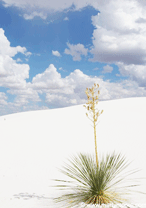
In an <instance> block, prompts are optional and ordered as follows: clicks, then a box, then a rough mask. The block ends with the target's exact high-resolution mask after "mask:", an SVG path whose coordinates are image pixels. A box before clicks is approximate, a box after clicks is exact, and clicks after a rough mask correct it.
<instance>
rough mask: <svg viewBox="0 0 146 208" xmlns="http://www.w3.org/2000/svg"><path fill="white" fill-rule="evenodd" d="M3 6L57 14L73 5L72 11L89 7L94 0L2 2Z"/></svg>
mask: <svg viewBox="0 0 146 208" xmlns="http://www.w3.org/2000/svg"><path fill="white" fill-rule="evenodd" d="M3 2H4V5H5V6H6V7H9V6H15V7H18V8H23V9H31V10H33V9H34V10H35V9H36V8H37V9H40V10H45V11H47V10H48V11H49V12H53V11H55V12H57V11H63V10H65V9H68V8H70V7H71V6H72V5H74V7H75V8H74V9H76V10H79V9H81V8H83V7H86V6H88V5H91V3H92V2H94V0H82V1H78V0H61V1H60V0H41V1H36V0H25V1H24V0H19V1H18V0H3Z"/></svg>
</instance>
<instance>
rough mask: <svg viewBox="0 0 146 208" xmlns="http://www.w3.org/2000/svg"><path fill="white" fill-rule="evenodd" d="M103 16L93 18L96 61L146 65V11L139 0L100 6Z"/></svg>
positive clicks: (94, 57)
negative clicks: (140, 20) (145, 22)
mask: <svg viewBox="0 0 146 208" xmlns="http://www.w3.org/2000/svg"><path fill="white" fill-rule="evenodd" d="M98 6H99V10H100V14H98V15H96V16H94V17H92V23H93V25H94V26H95V27H96V29H95V30H94V32H93V48H92V49H91V53H92V54H93V58H92V59H90V60H92V61H99V62H106V63H116V62H123V63H124V64H139V65H140V64H145V63H146V50H145V48H146V26H145V24H144V22H142V23H141V22H139V21H138V20H139V18H142V19H143V20H145V19H146V13H145V8H146V6H144V4H143V5H141V4H140V3H139V1H136V0H130V1H129V0H128V1H127V0H123V1H120V0H117V1H113V0H109V1H107V2H106V4H104V3H103V4H99V5H98Z"/></svg>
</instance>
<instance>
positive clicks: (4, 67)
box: [0, 29, 39, 109]
mask: <svg viewBox="0 0 146 208" xmlns="http://www.w3.org/2000/svg"><path fill="white" fill-rule="evenodd" d="M19 52H20V53H22V54H24V55H26V56H27V55H30V53H29V52H27V50H26V48H25V47H21V46H16V47H11V46H10V42H9V41H8V39H7V38H6V36H5V35H4V30H3V29H0V87H4V88H6V89H8V90H7V93H9V94H11V95H15V96H16V97H15V100H14V102H13V103H6V97H5V96H6V94H4V93H1V96H0V97H1V99H2V100H3V102H2V101H1V103H3V104H6V105H7V108H8V106H9V107H10V109H12V108H13V107H14V106H15V107H16V106H21V107H22V106H23V105H24V104H27V103H28V100H33V101H38V100H39V97H38V94H37V92H34V91H33V89H31V86H30V84H29V83H27V82H26V79H28V78H29V70H30V67H29V65H28V64H23V63H17V62H18V61H21V59H17V60H14V59H13V56H15V55H16V54H17V53H19ZM2 96H3V97H2Z"/></svg>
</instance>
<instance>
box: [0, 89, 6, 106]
mask: <svg viewBox="0 0 146 208" xmlns="http://www.w3.org/2000/svg"><path fill="white" fill-rule="evenodd" d="M3 105H7V96H6V94H5V93H4V92H0V106H3Z"/></svg>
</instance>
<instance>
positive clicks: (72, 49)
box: [64, 43, 88, 61]
mask: <svg viewBox="0 0 146 208" xmlns="http://www.w3.org/2000/svg"><path fill="white" fill-rule="evenodd" d="M67 46H68V47H69V49H67V48H66V49H65V51H64V53H65V54H68V55H71V56H72V57H73V60H74V61H80V60H81V56H82V55H84V56H87V53H88V49H87V48H85V47H84V45H83V44H80V43H78V44H77V45H73V44H70V43H67Z"/></svg>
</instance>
